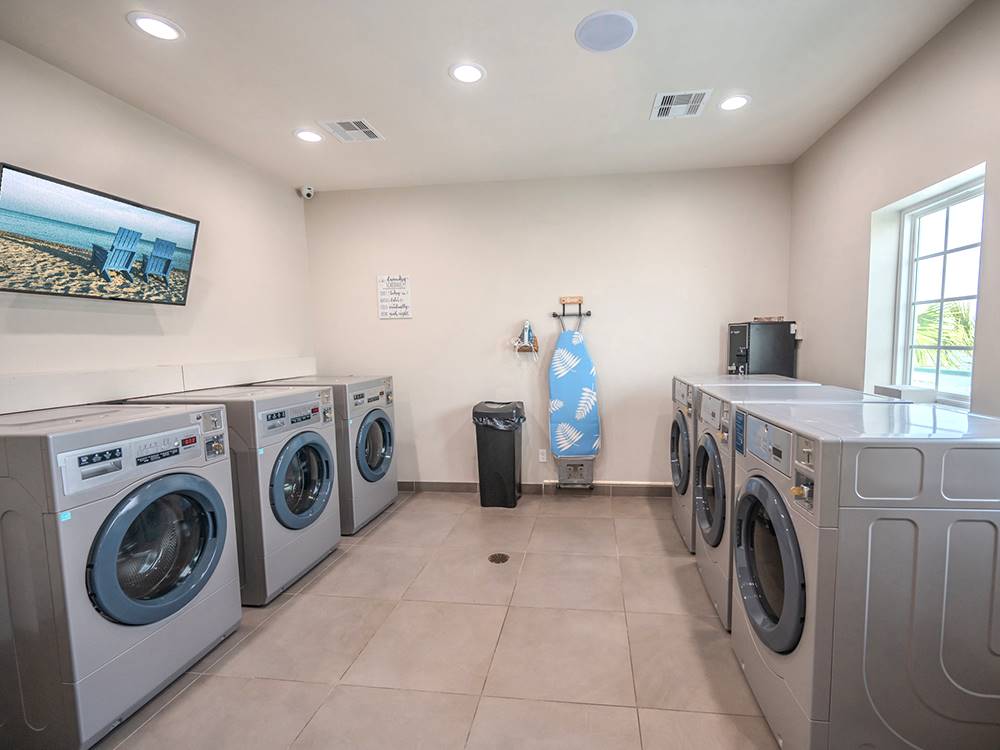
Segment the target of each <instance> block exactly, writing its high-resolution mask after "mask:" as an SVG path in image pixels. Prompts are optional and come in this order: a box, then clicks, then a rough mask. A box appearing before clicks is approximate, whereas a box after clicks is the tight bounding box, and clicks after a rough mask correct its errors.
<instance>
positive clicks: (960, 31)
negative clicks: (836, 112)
mask: <svg viewBox="0 0 1000 750" xmlns="http://www.w3.org/2000/svg"><path fill="white" fill-rule="evenodd" d="M998 39H1000V3H998V2H993V1H992V0H980V2H977V3H975V4H974V5H972V6H971V7H970V8H969V9H968V10H966V11H965V12H964V13H963V14H962V15H960V16H959V17H958V18H957V19H955V20H954V21H953V22H952V23H951V24H950V25H949V26H947V27H946V28H945V29H944V31H942V32H941V33H940V34H939V35H938V36H936V37H935V38H934V39H932V40H931V41H930V42H929V43H928V44H927V45H926V46H925V47H924V48H923V49H922V50H921V51H920V52H918V53H917V54H916V55H915V56H914V57H913V58H911V59H910V60H909V61H908V62H906V63H905V64H904V65H903V66H902V67H900V69H899V70H897V71H896V73H894V74H893V75H892V76H891V77H890V78H889V79H887V80H886V81H885V82H884V83H882V84H881V85H880V86H879V87H878V88H877V89H876V90H875V91H874V92H873V93H872V94H871V95H870V96H869V97H868V98H867V99H866V100H865V101H864V102H862V103H861V104H860V105H859V106H858V107H857V108H856V109H854V110H853V111H852V112H851V113H850V114H849V115H847V117H845V118H844V119H843V120H841V121H840V122H839V123H838V124H837V125H836V126H834V127H833V128H832V129H831V130H830V131H829V132H828V133H827V134H826V135H825V136H824V137H823V138H822V139H821V140H820V141H819V142H817V143H816V145H814V146H813V147H812V148H811V149H810V150H809V151H808V152H807V153H806V154H805V155H803V156H802V157H801V158H800V159H799V160H798V161H797V162H796V163H795V165H794V169H793V193H792V200H793V212H792V259H791V275H790V286H789V308H790V314H791V316H792V317H794V318H795V319H797V320H798V321H800V322H801V324H802V334H803V336H804V337H805V342H804V344H803V346H802V348H801V350H800V356H799V373H800V375H801V376H802V377H804V378H811V379H815V380H822V381H823V382H829V383H836V384H838V385H844V386H853V387H861V386H862V384H863V382H864V365H865V329H866V315H867V295H868V267H869V265H868V261H869V248H870V243H871V221H872V212H873V211H875V210H877V209H879V208H881V207H883V206H886V205H888V204H890V203H894V202H895V201H897V200H899V199H901V198H904V197H906V196H908V195H911V194H913V193H916V192H917V191H919V190H921V189H922V188H925V187H927V186H929V185H933V184H935V183H937V182H940V181H942V180H944V179H946V178H948V177H950V176H952V175H955V174H957V173H959V172H963V171H965V170H966V169H969V168H970V167H973V166H975V165H977V164H980V163H982V162H986V164H987V176H986V179H987V185H986V215H985V225H984V230H983V231H984V234H983V255H982V258H983V259H982V271H981V274H982V276H981V282H980V286H981V294H982V298H981V301H980V306H979V314H978V327H977V335H976V340H977V342H978V344H979V346H978V347H977V350H976V354H975V372H974V374H973V409H975V410H977V411H982V412H986V413H991V414H1000V347H997V346H996V342H997V341H998V340H1000V294H998V292H1000V221H998V220H997V219H998V217H1000V191H998V190H997V189H995V183H996V180H997V175H996V173H997V170H998V169H1000V130H998V123H1000V101H998V99H997V97H996V96H995V92H996V90H997V72H998V71H1000V44H998V43H997V40H998Z"/></svg>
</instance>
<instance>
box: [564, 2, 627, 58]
mask: <svg viewBox="0 0 1000 750" xmlns="http://www.w3.org/2000/svg"><path fill="white" fill-rule="evenodd" d="M635 28H636V22H635V16H633V15H632V14H631V13H626V12H625V11H623V10H599V11H598V12H597V13H591V14H590V15H589V16H587V17H586V18H584V19H583V20H582V21H580V23H579V24H577V27H576V41H577V44H579V45H580V46H581V47H583V48H584V49H585V50H589V51H590V52H611V51H612V50H616V49H621V48H622V47H624V46H625V45H626V44H628V43H629V42H631V41H632V37H634V36H635Z"/></svg>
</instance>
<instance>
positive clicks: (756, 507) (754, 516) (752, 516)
mask: <svg viewBox="0 0 1000 750" xmlns="http://www.w3.org/2000/svg"><path fill="white" fill-rule="evenodd" d="M734 520H735V526H734V529H735V541H734V545H735V546H734V553H733V566H734V570H735V572H736V580H737V582H738V584H739V590H740V597H741V598H742V599H743V607H744V608H745V609H746V613H747V618H748V619H749V621H750V626H751V627H752V628H753V629H754V632H755V633H756V634H757V637H758V638H759V639H760V641H761V642H762V643H763V644H764V645H765V646H767V647H768V648H769V649H771V650H772V651H775V652H777V653H779V654H787V653H789V652H791V651H793V650H794V649H795V647H796V646H797V645H798V643H799V639H800V638H801V637H802V628H803V623H804V622H805V615H806V583H805V573H804V572H803V570H802V552H801V550H800V549H799V541H798V537H797V536H796V535H795V527H794V526H793V525H792V519H791V517H790V516H789V515H788V508H787V506H786V505H785V501H784V500H783V499H782V498H781V494H780V493H779V492H778V490H777V489H775V487H774V485H773V484H771V483H770V482H769V481H768V480H767V479H764V478H763V477H759V476H755V477H751V478H750V479H748V480H747V483H746V485H744V487H743V491H742V493H741V494H740V500H739V503H737V506H736V516H735V518H734Z"/></svg>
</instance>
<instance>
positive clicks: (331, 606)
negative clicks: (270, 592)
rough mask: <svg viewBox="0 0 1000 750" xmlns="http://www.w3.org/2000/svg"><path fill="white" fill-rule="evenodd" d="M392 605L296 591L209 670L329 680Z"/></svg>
mask: <svg viewBox="0 0 1000 750" xmlns="http://www.w3.org/2000/svg"><path fill="white" fill-rule="evenodd" d="M393 606H394V605H393V603H392V602H385V601H379V600H376V599H358V598H352V597H335V596H313V595H311V594H300V595H298V596H296V597H294V600H293V601H292V602H291V603H290V604H288V605H287V606H285V607H282V608H281V609H280V610H279V611H278V613H277V614H276V615H275V616H274V617H272V618H271V619H270V620H268V621H267V622H266V623H264V624H263V625H262V626H261V627H260V628H258V629H257V630H255V631H254V632H253V633H252V634H251V635H250V636H249V637H247V638H246V639H245V640H244V641H243V642H241V643H240V644H239V645H238V646H237V647H236V648H234V649H233V650H232V651H230V652H229V653H228V654H226V655H225V656H223V657H222V659H220V660H219V661H218V662H216V663H215V664H214V665H212V667H211V668H210V670H209V671H210V672H212V673H213V674H223V675H235V676H244V677H269V678H272V679H279V680H302V681H304V682H323V683H334V682H336V681H337V680H338V679H340V676H341V675H342V674H343V673H344V671H345V670H346V669H347V668H348V667H349V666H350V664H351V662H352V661H353V660H354V657H355V656H357V655H358V654H359V653H360V652H361V649H363V648H364V646H365V644H366V643H367V642H368V639H369V638H371V636H372V635H373V634H374V633H375V631H376V629H378V627H379V626H380V625H381V624H382V622H383V621H384V620H385V618H386V617H387V616H388V615H389V613H390V612H391V611H392V608H393Z"/></svg>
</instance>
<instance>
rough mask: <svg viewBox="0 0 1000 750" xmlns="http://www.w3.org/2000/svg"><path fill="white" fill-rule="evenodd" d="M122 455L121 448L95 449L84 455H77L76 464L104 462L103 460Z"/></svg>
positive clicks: (87, 464) (80, 465)
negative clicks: (94, 451)
mask: <svg viewBox="0 0 1000 750" xmlns="http://www.w3.org/2000/svg"><path fill="white" fill-rule="evenodd" d="M121 457H122V449H121V448H111V449H109V450H106V451H97V452H96V453H88V454H87V455H85V456H77V459H76V465H77V466H78V467H81V468H82V467H84V466H93V465H94V464H100V463H104V462H105V461H113V460H114V459H116V458H121Z"/></svg>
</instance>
